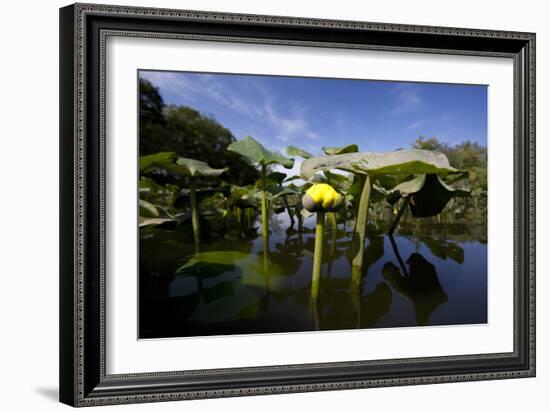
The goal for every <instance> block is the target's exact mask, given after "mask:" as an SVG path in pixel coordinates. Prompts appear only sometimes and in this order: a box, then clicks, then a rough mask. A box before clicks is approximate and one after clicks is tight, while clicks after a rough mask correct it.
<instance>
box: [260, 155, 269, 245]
mask: <svg viewBox="0 0 550 411" xmlns="http://www.w3.org/2000/svg"><path fill="white" fill-rule="evenodd" d="M266 174H267V170H266V166H265V164H262V236H263V237H267V236H268V233H269V227H268V225H267V181H266Z"/></svg>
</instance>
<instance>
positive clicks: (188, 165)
mask: <svg viewBox="0 0 550 411" xmlns="http://www.w3.org/2000/svg"><path fill="white" fill-rule="evenodd" d="M176 165H177V168H176V169H175V170H178V171H180V174H183V175H189V176H191V177H218V176H219V175H220V174H222V173H223V172H225V171H227V169H226V168H212V167H210V166H209V165H208V164H207V163H205V162H204V161H198V160H193V159H191V158H185V157H180V158H178V159H177V160H176Z"/></svg>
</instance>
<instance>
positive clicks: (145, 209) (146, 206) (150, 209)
mask: <svg viewBox="0 0 550 411" xmlns="http://www.w3.org/2000/svg"><path fill="white" fill-rule="evenodd" d="M139 215H140V216H142V217H158V216H159V215H160V214H159V210H157V207H155V206H154V205H153V204H151V203H150V202H149V201H145V200H142V199H140V200H139Z"/></svg>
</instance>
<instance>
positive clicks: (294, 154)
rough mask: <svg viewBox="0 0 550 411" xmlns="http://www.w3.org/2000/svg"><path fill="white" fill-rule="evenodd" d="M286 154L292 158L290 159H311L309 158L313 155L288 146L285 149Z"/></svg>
mask: <svg viewBox="0 0 550 411" xmlns="http://www.w3.org/2000/svg"><path fill="white" fill-rule="evenodd" d="M286 153H287V154H288V155H289V156H292V157H302V158H311V157H313V154H311V153H308V152H307V151H305V150H302V149H301V148H298V147H294V146H288V147H287V148H286Z"/></svg>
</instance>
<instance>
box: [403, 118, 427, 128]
mask: <svg viewBox="0 0 550 411" xmlns="http://www.w3.org/2000/svg"><path fill="white" fill-rule="evenodd" d="M422 124H424V120H417V121H415V122H413V123H411V124H409V125H408V126H407V127H408V128H409V129H415V128H418V127H420V126H421V125H422Z"/></svg>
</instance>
